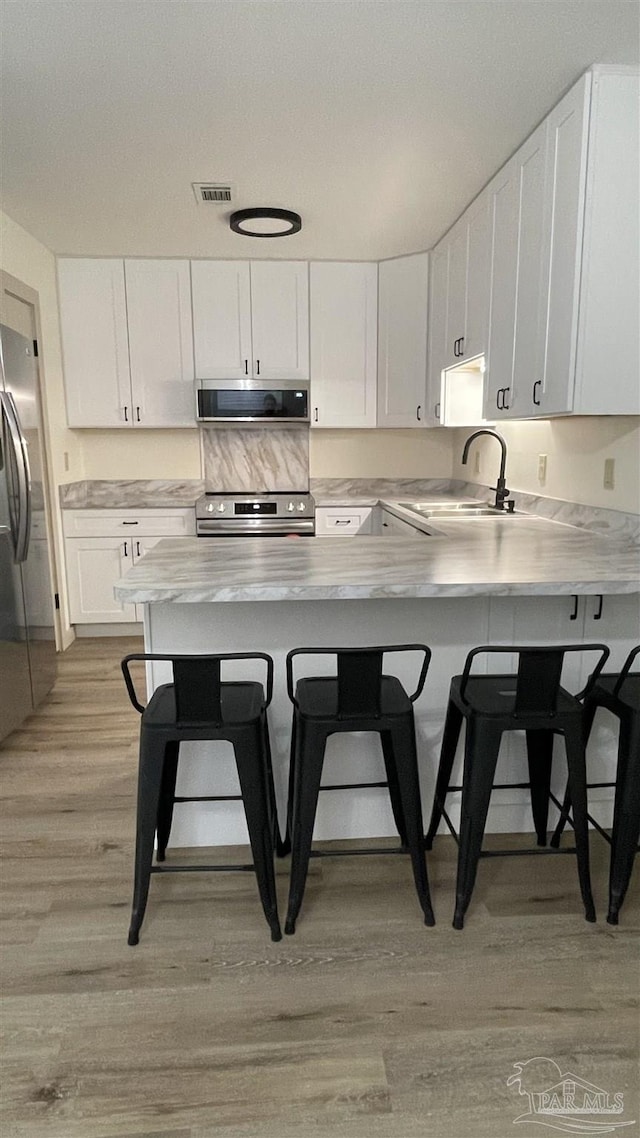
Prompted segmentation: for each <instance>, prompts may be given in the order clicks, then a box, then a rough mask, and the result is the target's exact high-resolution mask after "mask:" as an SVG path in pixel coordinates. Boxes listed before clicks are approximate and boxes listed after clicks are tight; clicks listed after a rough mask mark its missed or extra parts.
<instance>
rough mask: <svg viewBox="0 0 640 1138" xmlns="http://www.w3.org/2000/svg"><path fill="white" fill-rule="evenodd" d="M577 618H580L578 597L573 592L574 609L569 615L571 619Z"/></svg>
mask: <svg viewBox="0 0 640 1138" xmlns="http://www.w3.org/2000/svg"><path fill="white" fill-rule="evenodd" d="M577 619H578V597H577V594H576V593H574V594H573V609H572V611H571V614H570V616H569V620H577Z"/></svg>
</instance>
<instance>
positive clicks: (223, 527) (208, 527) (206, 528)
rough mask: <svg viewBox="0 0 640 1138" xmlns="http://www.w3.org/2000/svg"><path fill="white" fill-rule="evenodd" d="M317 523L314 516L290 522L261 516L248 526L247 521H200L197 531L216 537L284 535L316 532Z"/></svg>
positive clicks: (200, 533)
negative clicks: (219, 535) (256, 523)
mask: <svg viewBox="0 0 640 1138" xmlns="http://www.w3.org/2000/svg"><path fill="white" fill-rule="evenodd" d="M314 531H315V523H314V521H313V519H312V518H309V519H308V520H307V521H304V520H303V519H302V518H295V519H292V520H291V521H290V522H289V521H287V519H286V518H282V519H279V518H278V519H276V518H269V519H268V521H267V519H265V518H261V519H260V522H259V524H258V525H256V526H253V527H251V526H248V525H247V523H246V521H243V522H242V523H241V525H238V523H237V522H222V521H218V520H217V519H216V520H215V521H206V520H203V521H198V522H197V524H196V533H197V536H198V537H216V536H217V535H218V534H221V535H224V536H227V537H273V536H280V535H282V536H284V537H286V535H287V534H289V533H310V534H312V533H314Z"/></svg>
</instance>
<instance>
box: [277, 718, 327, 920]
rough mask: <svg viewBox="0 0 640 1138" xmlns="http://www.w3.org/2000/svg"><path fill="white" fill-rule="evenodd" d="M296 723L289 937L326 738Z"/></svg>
mask: <svg viewBox="0 0 640 1138" xmlns="http://www.w3.org/2000/svg"><path fill="white" fill-rule="evenodd" d="M297 720H298V722H297V726H296V751H295V758H294V778H293V808H292V818H291V820H292V841H291V882H290V885H289V904H288V907H287V919H286V922H285V926H284V931H285V933H287V934H289V935H290V934H291V933H294V932H295V931H296V921H297V919H298V913H299V912H300V906H301V905H302V898H303V896H304V887H305V884H306V880H307V872H308V869H309V857H310V856H311V841H312V838H313V824H314V822H315V818H316V809H317V806H318V795H319V793H320V779H321V778H322V767H323V764H324V751H325V744H326V738H327V736H326V732H325V730H324V728H322V727H318V726H316V725H315V724H309V723H307V722H306V721H305V720H304V719H303V718H302V717H301V716H298V717H297Z"/></svg>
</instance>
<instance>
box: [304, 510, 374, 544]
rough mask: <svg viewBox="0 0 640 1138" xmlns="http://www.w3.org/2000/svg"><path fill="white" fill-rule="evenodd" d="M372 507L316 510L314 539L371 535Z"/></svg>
mask: <svg viewBox="0 0 640 1138" xmlns="http://www.w3.org/2000/svg"><path fill="white" fill-rule="evenodd" d="M373 513H374V510H373V506H357V507H355V508H354V507H341V506H318V507H317V508H316V537H355V535H356V534H357V533H359V534H371V533H373Z"/></svg>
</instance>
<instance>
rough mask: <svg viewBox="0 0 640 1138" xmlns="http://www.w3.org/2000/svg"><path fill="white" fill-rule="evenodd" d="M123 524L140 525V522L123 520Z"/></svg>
mask: <svg viewBox="0 0 640 1138" xmlns="http://www.w3.org/2000/svg"><path fill="white" fill-rule="evenodd" d="M122 524H123V526H139V525H140V522H123V523H122Z"/></svg>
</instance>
